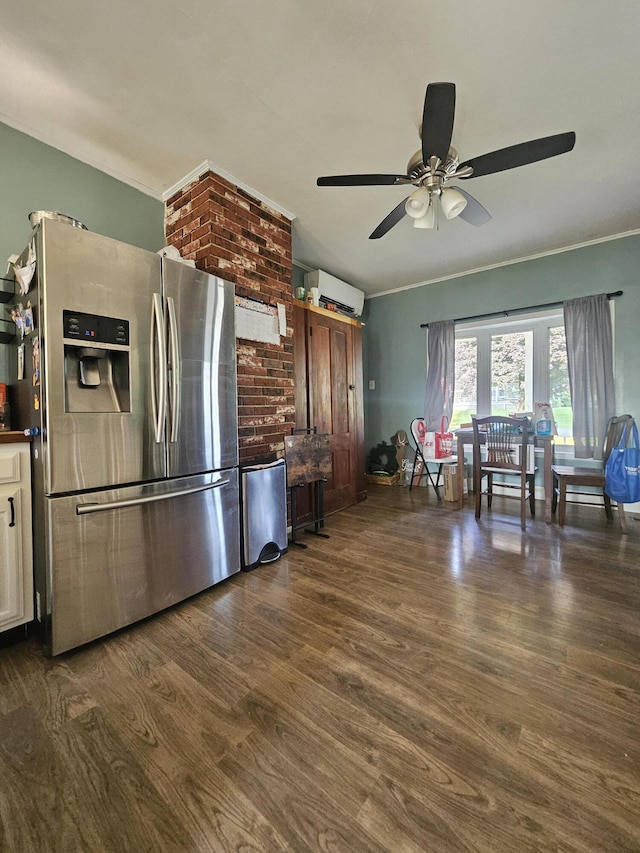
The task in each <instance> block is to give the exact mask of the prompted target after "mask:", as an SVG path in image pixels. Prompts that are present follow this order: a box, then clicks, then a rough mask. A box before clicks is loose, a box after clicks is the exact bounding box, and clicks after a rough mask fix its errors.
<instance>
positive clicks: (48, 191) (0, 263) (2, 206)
mask: <svg viewBox="0 0 640 853" xmlns="http://www.w3.org/2000/svg"><path fill="white" fill-rule="evenodd" d="M32 210H59V211H61V212H62V213H66V214H68V215H69V216H73V217H74V218H75V219H79V220H80V221H81V222H83V223H84V224H85V225H86V226H87V228H89V230H90V231H95V232H97V233H98V234H105V235H106V236H108V237H113V238H115V239H116V240H122V241H123V242H125V243H131V244H133V245H134V246H140V247H141V248H143V249H149V250H151V251H154V252H155V251H157V250H158V249H161V248H162V246H163V245H164V204H163V203H162V202H161V201H158V200H156V199H154V198H151V196H148V195H145V194H144V193H142V192H139V191H138V190H135V189H133V188H132V187H130V186H127V184H124V183H122V182H121V181H117V180H115V178H111V177H109V176H108V175H106V174H105V173H104V172H100V171H99V170H98V169H94V168H93V167H91V166H87V165H86V164H85V163H81V162H80V161H79V160H75V159H74V158H73V157H69V156H68V155H67V154H63V153H62V152H61V151H58V150H57V149H56V148H52V147H51V146H49V145H44V144H43V143H42V142H38V141H37V140H36V139H33V138H32V137H30V136H27V135H26V134H24V133H20V132H19V131H17V130H13V129H12V128H10V127H8V126H7V125H5V124H1V123H0V275H2V276H4V275H5V270H6V268H7V264H6V260H7V258H8V257H9V255H12V254H14V253H18V252H21V251H22V249H23V248H24V247H25V245H26V243H27V241H28V239H29V235H30V233H31V225H30V224H29V219H28V216H29V213H31V211H32ZM3 284H4V283H3ZM0 311H3V312H4V306H0ZM7 316H8V315H7V314H6V313H3V317H4V318H6V317H7ZM7 350H8V347H7V346H6V345H2V344H0V381H6V376H7V364H6V358H7Z"/></svg>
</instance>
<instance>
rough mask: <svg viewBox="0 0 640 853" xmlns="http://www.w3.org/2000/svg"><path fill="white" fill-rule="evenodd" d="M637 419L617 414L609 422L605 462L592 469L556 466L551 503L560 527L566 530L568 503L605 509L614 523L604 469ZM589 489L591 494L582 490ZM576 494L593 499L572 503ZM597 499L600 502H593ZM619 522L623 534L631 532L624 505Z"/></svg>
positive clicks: (554, 467)
mask: <svg viewBox="0 0 640 853" xmlns="http://www.w3.org/2000/svg"><path fill="white" fill-rule="evenodd" d="M632 421H633V418H632V417H631V415H616V416H615V417H613V418H611V419H610V420H609V423H608V424H607V432H606V435H605V439H604V448H603V452H602V462H601V463H600V464H599V465H596V466H594V467H592V468H588V467H587V466H585V465H582V466H580V465H575V466H574V465H552V466H551V471H552V473H553V498H552V501H551V512H552V514H555V512H556V507H558V506H559V507H560V508H559V510H558V524H559V525H560V527H564V523H565V521H566V517H567V504H568V503H581V504H583V505H587V506H604V511H605V514H606V516H607V519H608V520H609V521H613V512H612V510H611V506H612V504H611V498H610V497H609V496H608V495H606V494H605V493H604V469H605V465H606V464H607V459H608V458H609V454H610V453H611V450H612V448H614V447H615V446H616V445H617V444H618V443H619V441H620V439H621V437H622V431H623V430H624V428H625V425H626V424H629V426H630V425H631V422H632ZM584 488H588V489H589V491H587V492H585V491H581V489H584ZM572 495H579V496H580V497H581V498H584V497H589V498H592V500H590V501H589V500H579V501H576V500H572V499H571V496H572ZM593 498H597V500H595V501H594V500H593ZM617 508H618V520H619V521H620V527H621V529H622V532H623V533H627V532H628V528H627V519H626V516H625V514H624V506H623V505H622V504H617Z"/></svg>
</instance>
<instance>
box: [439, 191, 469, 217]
mask: <svg viewBox="0 0 640 853" xmlns="http://www.w3.org/2000/svg"><path fill="white" fill-rule="evenodd" d="M440 206H441V208H442V212H443V213H444V215H445V216H446V217H447V219H455V217H456V216H460V214H461V213H462V211H463V210H464V209H465V207H466V206H467V200H466V198H465V197H464V196H463V195H462V193H461V192H459V191H458V190H454V189H452V188H451V189H444V190H442V194H441V196H440Z"/></svg>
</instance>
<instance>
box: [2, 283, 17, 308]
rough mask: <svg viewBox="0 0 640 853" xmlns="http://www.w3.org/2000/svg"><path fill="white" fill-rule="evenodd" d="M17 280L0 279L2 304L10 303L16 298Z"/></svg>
mask: <svg viewBox="0 0 640 853" xmlns="http://www.w3.org/2000/svg"><path fill="white" fill-rule="evenodd" d="M15 284H16V283H15V279H13V278H0V302H10V301H11V300H12V299H13V297H14V296H15Z"/></svg>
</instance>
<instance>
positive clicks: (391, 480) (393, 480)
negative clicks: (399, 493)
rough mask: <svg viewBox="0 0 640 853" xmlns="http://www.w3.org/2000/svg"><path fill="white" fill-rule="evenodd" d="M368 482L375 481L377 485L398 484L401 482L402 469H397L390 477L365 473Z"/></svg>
mask: <svg viewBox="0 0 640 853" xmlns="http://www.w3.org/2000/svg"><path fill="white" fill-rule="evenodd" d="M364 479H365V482H366V483H373V484H375V485H376V486H397V485H398V484H399V483H400V471H396V473H395V474H392V475H391V476H390V477H382V476H380V475H379V474H365V475H364Z"/></svg>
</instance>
